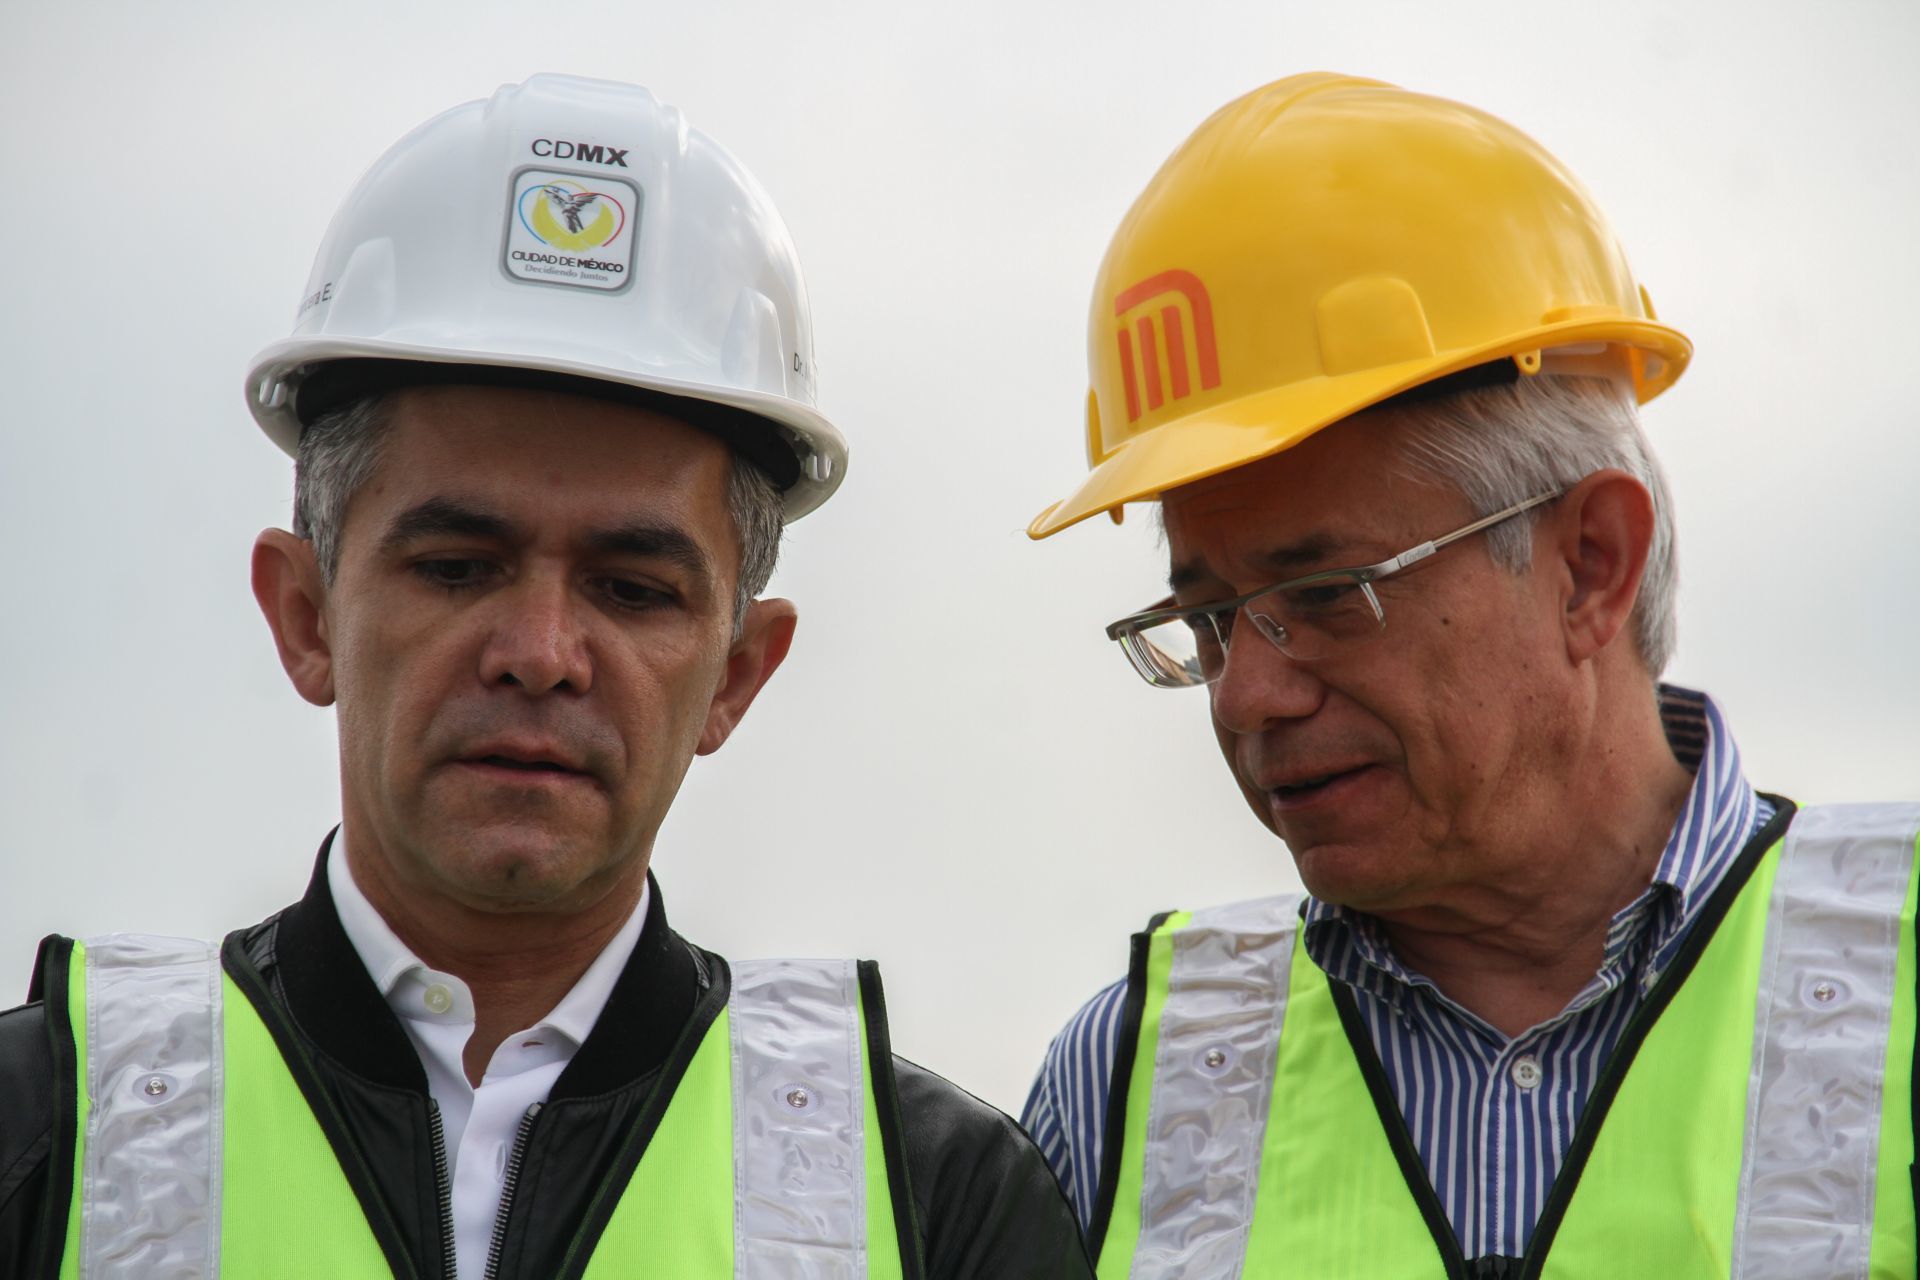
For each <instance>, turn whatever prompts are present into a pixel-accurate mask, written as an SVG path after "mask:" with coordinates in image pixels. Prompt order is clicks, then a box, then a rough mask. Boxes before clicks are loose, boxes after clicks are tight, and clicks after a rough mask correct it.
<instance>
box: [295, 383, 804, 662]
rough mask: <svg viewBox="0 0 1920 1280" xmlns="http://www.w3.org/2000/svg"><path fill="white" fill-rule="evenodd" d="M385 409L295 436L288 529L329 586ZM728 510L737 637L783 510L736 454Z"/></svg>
mask: <svg viewBox="0 0 1920 1280" xmlns="http://www.w3.org/2000/svg"><path fill="white" fill-rule="evenodd" d="M388 409H389V405H388V403H387V400H386V398H385V397H384V396H379V395H371V396H365V397H362V398H361V399H359V400H355V401H354V402H353V403H351V404H348V405H344V406H342V407H340V408H338V409H332V410H329V411H328V412H326V413H323V414H320V415H319V416H318V417H316V418H314V420H313V421H312V422H311V423H309V424H308V425H307V427H306V429H305V430H303V431H302V432H301V433H300V449H299V452H298V453H297V454H296V455H295V456H294V461H293V532H294V536H296V537H300V538H305V539H306V540H307V541H309V542H311V543H313V555H314V559H315V560H317V561H318V562H319V565H320V578H321V580H322V581H323V582H325V583H326V585H327V586H329V587H330V586H332V585H333V580H334V578H335V576H336V575H337V574H338V573H339V572H340V530H341V526H342V525H344V524H345V522H346V515H347V505H348V504H349V503H351V502H352V501H353V496H354V495H355V494H356V493H358V492H360V489H361V487H362V486H363V485H365V484H366V482H367V481H368V480H369V479H371V478H372V476H373V473H374V469H375V468H376V467H378V466H379V465H380V454H381V451H382V449H383V448H384V446H385V444H386V438H387V426H388V422H389V419H390V417H391V415H390V414H389V412H388ZM727 513H728V514H729V515H730V516H732V517H733V528H734V532H735V533H736V534H737V535H738V536H739V539H740V573H739V577H738V579H737V580H736V582H735V585H734V592H733V634H734V637H735V638H736V639H738V638H739V635H740V629H741V627H742V626H743V625H744V623H745V621H746V616H747V606H748V605H750V604H752V603H753V602H754V600H755V599H756V598H757V597H758V596H759V595H760V593H761V592H762V591H765V590H766V589H767V583H768V582H769V581H771V580H772V578H773V569H774V565H775V564H776V563H778V561H779V559H780V537H781V534H782V532H783V531H784V529H785V527H786V509H785V506H784V504H783V503H782V501H781V497H780V491H779V489H778V488H776V487H775V486H774V483H773V479H772V477H770V476H769V475H767V473H766V472H764V471H762V470H761V469H760V468H759V467H757V466H755V465H754V464H753V463H751V462H748V461H747V460H746V459H745V458H743V457H741V456H740V455H739V454H737V453H735V454H734V455H733V470H732V474H731V475H730V476H729V477H728V480H727Z"/></svg>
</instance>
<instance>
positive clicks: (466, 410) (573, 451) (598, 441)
mask: <svg viewBox="0 0 1920 1280" xmlns="http://www.w3.org/2000/svg"><path fill="white" fill-rule="evenodd" d="M732 465H733V464H732V456H731V454H730V453H729V452H728V450H727V447H726V445H724V444H723V443H721V442H720V441H719V440H717V439H715V438H714V437H713V436H712V435H711V434H709V433H707V432H704V431H701V430H698V429H696V428H694V427H691V426H689V425H687V424H686V423H684V422H680V421H677V420H676V419H674V418H673V417H672V416H670V415H667V414H663V413H658V412H654V411H651V410H648V409H641V408H635V407H633V406H628V405H620V404H614V403H610V402H606V401H600V400H594V399H591V398H588V397H583V396H575V395H569V394H565V393H560V392H550V391H533V390H525V389H519V388H504V387H468V386H437V387H412V388H407V389H404V390H400V391H396V392H393V393H392V394H391V400H390V403H389V416H388V420H387V426H386V435H385V439H384V440H383V442H382V446H381V450H380V457H379V461H378V464H377V466H376V469H375V471H374V474H373V476H372V478H371V479H370V481H369V483H368V485H367V487H366V491H365V494H364V495H363V496H364V497H366V498H367V499H368V500H369V502H368V504H367V505H369V506H372V507H376V508H380V507H393V506H402V505H408V504H411V503H417V502H419V501H422V500H426V499H434V498H441V499H453V500H456V501H463V502H469V503H476V502H477V503H483V504H485V505H488V506H490V507H494V508H498V509H500V510H501V511H502V512H503V513H511V514H513V515H514V516H515V517H516V519H517V520H518V521H519V522H520V523H521V524H523V525H526V526H529V527H548V528H554V529H561V528H563V527H567V526H572V525H581V526H593V527H605V526H607V525H608V524H609V523H624V522H627V521H630V520H632V519H635V518H638V517H642V516H645V517H649V518H655V519H671V520H673V521H675V522H676V523H680V524H683V525H685V526H687V528H688V530H689V532H690V533H693V534H695V535H696V536H701V537H705V538H713V539H724V538H726V537H727V536H728V535H729V533H730V528H731V526H730V522H729V521H728V518H727V490H728V484H729V478H730V476H731V473H732ZM356 505H359V504H356Z"/></svg>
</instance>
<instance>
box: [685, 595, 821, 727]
mask: <svg viewBox="0 0 1920 1280" xmlns="http://www.w3.org/2000/svg"><path fill="white" fill-rule="evenodd" d="M799 620H800V613H799V610H797V609H795V608H794V607H793V601H791V600H755V601H754V602H753V603H752V604H750V605H748V606H747V616H746V620H745V623H744V625H742V627H741V628H740V638H739V639H738V640H735V641H734V642H733V647H732V648H731V649H730V650H728V651H727V666H726V670H725V671H724V672H723V673H722V674H721V677H720V687H719V688H718V689H716V690H715V691H714V694H713V703H712V705H711V706H709V707H708V708H707V723H706V724H705V726H703V727H702V728H701V730H700V743H699V745H698V746H696V747H695V748H694V750H695V751H696V752H698V753H699V754H700V755H703V756H704V755H711V754H712V753H714V752H715V751H718V750H719V749H720V748H721V747H722V746H724V745H725V744H726V741H727V739H728V738H729V737H731V736H732V734H733V729H734V726H735V725H737V724H739V723H740V719H741V717H742V716H744V715H746V714H747V708H748V707H750V706H752V705H753V700H754V698H755V697H757V696H758V695H759V693H760V689H761V687H762V686H764V685H765V684H766V683H767V681H768V680H770V679H772V678H773V673H774V672H775V671H777V670H779V668H780V664H781V663H782V662H785V661H786V659H787V650H788V649H790V648H792V647H793V629H794V627H795V626H796V625H798V623H799Z"/></svg>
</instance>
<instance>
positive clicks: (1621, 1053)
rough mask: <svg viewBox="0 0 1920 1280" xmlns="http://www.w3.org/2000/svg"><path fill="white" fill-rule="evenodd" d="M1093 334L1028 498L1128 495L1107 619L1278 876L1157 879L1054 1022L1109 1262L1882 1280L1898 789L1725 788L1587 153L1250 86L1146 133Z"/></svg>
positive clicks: (1083, 511) (1656, 369)
mask: <svg viewBox="0 0 1920 1280" xmlns="http://www.w3.org/2000/svg"><path fill="white" fill-rule="evenodd" d="M1089 334H1090V339H1089V340H1090V364H1091V371H1092V382H1093V387H1092V395H1091V397H1090V400H1089V410H1088V414H1089V422H1088V424H1087V435H1086V439H1087V442H1088V449H1089V453H1090V461H1091V464H1092V470H1091V473H1090V474H1089V475H1088V477H1087V478H1086V480H1085V481H1084V482H1083V483H1082V484H1081V485H1080V487H1079V488H1078V489H1077V490H1076V491H1075V492H1074V493H1072V494H1071V495H1070V496H1069V497H1067V498H1066V499H1065V500H1064V501H1062V502H1059V503H1057V504H1055V505H1054V506H1053V507H1050V508H1049V509H1048V510H1047V511H1046V512H1044V513H1043V514H1042V515H1041V516H1040V517H1039V518H1038V519H1037V520H1036V521H1035V522H1034V524H1033V526H1032V528H1031V530H1030V532H1031V533H1032V535H1033V536H1034V537H1036V538H1040V537H1046V536H1048V535H1050V534H1053V533H1055V532H1057V531H1059V530H1061V529H1063V528H1065V527H1067V526H1068V525H1071V524H1073V523H1075V522H1077V521H1079V520H1082V519H1084V518H1086V517H1088V516H1091V515H1096V514H1099V513H1101V512H1111V513H1113V514H1114V515H1115V516H1116V517H1117V516H1118V514H1119V513H1120V512H1121V510H1122V509H1123V507H1124V505H1125V504H1127V503H1131V502H1141V501H1157V502H1158V503H1159V505H1160V514H1161V516H1162V518H1163V520H1164V527H1165V531H1166V542H1167V549H1168V555H1169V562H1170V572H1169V574H1168V584H1167V594H1166V596H1165V598H1164V599H1161V600H1159V601H1158V602H1156V603H1154V604H1153V605H1152V606H1151V607H1149V608H1147V609H1145V610H1142V611H1139V612H1136V613H1134V614H1131V615H1129V616H1127V617H1125V618H1122V619H1120V620H1119V621H1118V622H1115V623H1114V624H1113V625H1112V626H1111V627H1109V628H1108V634H1109V636H1111V637H1112V638H1113V639H1114V640H1115V641H1117V642H1118V645H1119V648H1120V649H1121V650H1122V651H1123V654H1124V657H1125V658H1126V659H1127V660H1128V661H1129V663H1130V664H1131V666H1132V667H1133V669H1134V671H1135V672H1136V673H1137V674H1138V675H1139V676H1141V677H1143V678H1144V679H1145V681H1146V682H1147V683H1148V684H1150V685H1153V686H1158V687H1163V688H1176V689H1192V690H1204V692H1205V696H1206V699H1207V700H1208V702H1209V703H1210V710H1211V713H1212V721H1213V727H1214V731H1215V735H1216V737H1217V738H1218V740H1219V744H1220V747H1221V750H1222V752H1223V754H1224V756H1225V758H1226V761H1227V764H1228V766H1229V767H1230V769H1231V770H1232V773H1233V776H1234V779H1235V781H1236V782H1237V783H1238V785H1239V789H1240V791H1241V793H1242V794H1243V795H1244V797H1245V799H1246V801H1247V803H1248V804H1249V805H1250V806H1251V807H1252V809H1253V812H1254V813H1255V815H1256V816H1257V817H1258V818H1259V819H1260V820H1261V821H1262V822H1263V823H1264V824H1266V825H1267V826H1268V827H1269V828H1271V829H1272V831H1273V832H1274V833H1275V834H1276V835H1278V836H1279V837H1280V838H1281V839H1282V840H1284V841H1285V842H1286V845H1287V848H1288V850H1289V851H1290V853H1291V854H1292V857H1293V860H1294V864H1295V866H1296V868H1297V869H1298V871H1299V875H1300V878H1301V880H1302V881H1303V882H1304V884H1305V887H1306V890H1307V892H1306V894H1304V895H1299V894H1285V895H1281V896H1278V897H1275V898H1272V899H1267V900H1262V901H1256V902H1250V903H1240V904H1237V905H1233V906H1226V907H1216V908H1211V909H1204V910H1197V911H1191V912H1186V911H1182V912H1174V913H1170V914H1167V915H1163V916H1159V917H1156V918H1155V919H1154V920H1153V922H1152V924H1151V925H1149V927H1148V930H1147V932H1145V933H1143V934H1141V935H1140V936H1138V937H1137V938H1136V939H1135V941H1134V949H1133V958H1132V966H1131V973H1130V975H1129V977H1128V979H1127V980H1126V981H1124V982H1120V983H1117V984H1115V985H1114V986H1113V987H1111V988H1109V989H1108V990H1107V991H1105V992H1103V993H1101V994H1100V995H1099V996H1097V997H1096V998H1095V999H1094V1000H1093V1001H1092V1002H1091V1003H1089V1004H1088V1005H1086V1006H1085V1007H1084V1008H1083V1009H1082V1010H1081V1012H1080V1013H1079V1014H1077V1015H1076V1016H1075V1017H1074V1019H1073V1020H1072V1022H1071V1023H1070V1024H1069V1025H1068V1027H1067V1029H1066V1030H1065V1031H1063V1032H1062V1033H1061V1035H1060V1036H1059V1037H1058V1038H1057V1039H1056V1040H1055V1042H1054V1044H1053V1046H1052V1048H1051V1049H1050V1051H1049V1053H1048V1057H1047V1060H1046V1063H1045V1065H1044V1066H1043V1068H1042V1070H1041V1073H1040V1076H1039V1079H1038V1081H1037V1083H1036V1085H1035V1088H1034V1091H1033V1094H1032V1096H1031V1098H1030V1100H1029V1103H1028V1107H1027V1113H1026V1121H1027V1124H1028V1126H1029V1128H1030V1130H1031V1131H1032V1132H1033V1133H1034V1134H1035V1136H1036V1138H1037V1139H1038V1140H1039V1141H1040V1143H1041V1145H1042V1147H1043V1149H1045V1150H1046V1151H1047V1153H1048V1155H1049V1159H1050V1161H1051V1162H1052V1164H1053V1165H1054V1168H1055V1170H1056V1171H1057V1172H1059V1173H1060V1174H1061V1176H1062V1179H1063V1181H1064V1182H1065V1183H1066V1185H1067V1187H1068V1191H1069V1194H1070V1196H1071V1198H1072V1199H1073V1201H1074V1204H1075V1207H1076V1209H1077V1211H1078V1212H1079V1213H1080V1215H1081V1216H1082V1218H1083V1219H1084V1221H1085V1222H1086V1224H1087V1227H1088V1231H1089V1237H1090V1240H1089V1243H1090V1245H1091V1247H1092V1248H1093V1250H1094V1251H1095V1252H1096V1261H1097V1265H1098V1271H1099V1274H1100V1275H1102V1276H1132V1277H1136V1278H1144V1277H1168V1278H1171V1277H1182V1278H1184V1280H1193V1278H1195V1277H1202V1276H1207V1277H1214V1276H1237V1275H1247V1276H1278V1275H1298V1276H1453V1277H1471V1276H1527V1277H1534V1276H1540V1275H1551V1276H1569V1277H1573V1276H1609V1277H1612V1276H1635V1277H1639V1276H1647V1277H1652V1276H1659V1277H1669V1276H1673V1277H1680V1276H1684V1277H1712V1276H1759V1275H1767V1276H1795V1277H1810V1276H1840V1275H1847V1276H1865V1275H1869V1274H1871V1275H1874V1276H1912V1275H1914V1272H1915V1215H1914V1202H1915V1191H1914V1187H1915V1185H1916V1184H1915V1182H1914V1181H1913V1176H1912V1168H1913V1161H1914V1130H1913V1126H1914V1121H1915V1111H1914V1095H1913V1088H1914V1071H1913V1067H1914V1039H1915V1038H1914V1026H1915V1009H1914V1000H1915V990H1914V984H1915V971H1916V967H1915V954H1914V930H1913V924H1914V884H1915V882H1914V876H1913V867H1914V853H1915V840H1916V834H1917V833H1920V806H1915V805H1879V806H1852V807H1845V808H1808V809H1797V808H1796V807H1795V805H1794V804H1793V803H1792V802H1791V801H1789V800H1786V799H1784V798H1782V797H1779V796H1769V795H1764V794H1760V793H1757V792H1756V791H1755V790H1754V788H1753V787H1752V786H1751V785H1750V784H1749V783H1748V781H1747V779H1746V777H1745V775H1744V773H1743V771H1742V768H1741V763H1740V754H1739V750H1738V748H1737V747H1736V745H1735V743H1734V740H1733V737H1732V735H1731V732H1730V730H1729V728H1728V723H1727V720H1726V718H1725V716H1724V715H1723V714H1722V712H1721V710H1720V709H1719V708H1718V707H1717V706H1716V705H1715V704H1714V703H1713V702H1712V701H1711V700H1710V699H1709V698H1707V697H1706V696H1705V695H1704V694H1701V693H1697V692H1692V691H1688V690H1684V689H1678V688H1674V687H1671V686H1667V685H1662V684H1660V683H1659V680H1658V677H1659V675H1660V672H1661V670H1662V668H1663V667H1664V665H1665V663H1666V661H1667V657H1668V655H1669V653H1670V652H1671V650H1672V646H1673V597H1674V585H1675V578H1674V567H1673V566H1674V537H1673V523H1672V521H1673V516H1672V502H1671V499H1670V496H1669V494H1668V491H1667V487H1666V485H1665V482H1664V481H1663V480H1662V478H1661V475H1660V470H1659V467H1658V465H1657V463H1656V462H1655V460H1654V457H1653V453H1652V451H1651V449H1650V448H1649V446H1648V443H1647V439H1646V437H1645V435H1644V434H1643V433H1642V430H1641V427H1640V424H1639V421H1638V405H1639V404H1641V403H1644V402H1645V401H1647V400H1649V399H1651V398H1652V397H1654V396H1655V395H1657V394H1658V393H1659V392H1661V391H1662V390H1664V389H1665V388H1666V387H1667V386H1669V385H1670V384H1671V383H1672V382H1673V381H1674V379H1675V378H1677V377H1678V376H1679V375H1680V373H1681V372H1682V371H1683V370H1684V368H1685V366H1686V363H1687V360H1688V357H1689V355H1690V354H1691V347H1690V344H1689V343H1688V342H1687V340H1686V339H1685V338H1684V337H1682V336H1681V335H1680V334H1679V333H1678V332H1677V331H1675V330H1674V329H1672V328H1670V327H1668V326H1666V325H1663V324H1661V323H1660V322H1659V321H1658V320H1657V319H1656V318H1655V316H1654V313H1653V309H1652V306H1651V304H1650V303H1649V302H1648V300H1647V295H1646V293H1645V292H1644V291H1643V290H1641V289H1640V288H1639V287H1638V286H1637V285H1636V284H1635V283H1634V280H1633V277H1632V275H1631V273H1630V272H1629V270H1628V267H1627V263H1626V260H1625V258H1624V257H1623V256H1622V253H1621V250H1620V248H1619V245H1618V243H1617V242H1616V241H1615V239H1614V237H1613V235H1612V234H1611V232H1610V231H1609V230H1608V229H1607V227H1606V224H1605V221H1604V220H1603V218H1602V216H1601V214H1600V212H1599V210H1598V209H1597V208H1596V207H1595V206H1594V204H1593V202H1592V200H1591V198H1590V197H1589V196H1588V195H1587V194H1586V193H1585V192H1584V191H1583V190H1582V189H1581V188H1580V186H1579V185H1578V183H1577V182H1576V181H1575V180H1574V179H1573V178H1572V177H1571V176H1570V175H1569V174H1568V173H1567V172H1566V170H1565V169H1563V168H1562V167H1561V166H1560V165H1559V164H1558V163H1557V162H1556V161H1555V160H1554V159H1553V157H1552V156H1550V155H1548V154H1547V153H1546V152H1545V151H1544V150H1543V149H1541V148H1540V146H1539V145H1538V144H1537V143H1535V142H1533V141H1532V140H1531V139H1529V138H1527V137H1526V136H1525V135H1523V134H1521V133H1520V132H1519V131H1517V130H1515V129H1513V128H1512V127H1510V126H1508V125H1506V124H1505V123H1503V122H1501V121H1499V120H1497V119H1495V118H1493V117H1492V116H1489V115H1487V114H1485V113H1484V112H1481V111H1477V110H1475V109H1473V108H1471V107H1467V106H1463V105H1461V104H1458V103H1454V102H1448V101H1443V100H1440V99H1437V98H1431V97H1426V96H1423V95H1419V94H1415V93H1410V92H1407V91H1405V90H1402V89H1398V88H1395V87H1393V86H1391V85H1385V84H1381V83H1379V82H1377V81H1370V80H1360V79H1354V78H1350V77H1343V76H1335V75H1325V74H1316V75H1305V76H1296V77H1293V78H1291V79H1287V80H1282V81H1279V82H1277V83H1275V84H1272V85H1269V86H1267V87H1265V88H1263V89H1260V90H1258V91H1256V92H1254V93H1252V94H1249V95H1247V96H1246V97H1244V98H1241V99H1239V100H1238V101H1236V102H1234V103H1232V104H1230V105H1228V106H1227V107H1225V108H1223V109H1222V110H1221V111H1220V112H1218V113H1217V114H1215V115H1214V116H1213V117H1212V118H1211V119H1209V120H1208V121H1206V122H1205V123H1204V124H1203V125H1201V126H1200V128H1199V130H1198V131H1196V132H1195V134H1194V135H1193V136H1192V138H1191V139H1189V140H1188V142H1187V143H1186V144H1185V145H1183V146H1182V147H1181V148H1180V149H1179V150H1178V151H1176V152H1175V153H1174V155H1173V156H1172V157H1171V158H1169V159H1168V160H1167V162H1166V163H1165V165H1164V166H1163V167H1162V168H1161V170H1160V172H1159V174H1158V175H1157V176H1156V177H1155V178H1154V179H1153V181H1152V183H1151V184H1150V185H1149V186H1148V188H1147V190H1146V191H1145V193H1143V194H1142V195H1141V197H1140V198H1139V200H1138V201H1137V202H1136V203H1135V204H1134V206H1133V208H1132V210H1131V211H1130V212H1129V213H1128V214H1127V216H1126V218H1125V220H1124V221H1123V222H1122V223H1121V226H1120V229H1119V231H1118V232H1117V234H1116V235H1115V237H1114V240H1113V243H1112V246H1111V247H1110V249H1109V251H1108V253H1107V256H1106V259H1105V261H1104V263H1103V265H1102V267H1101V271H1100V276H1099V279H1098V282H1097V283H1096V285H1095V288H1094V297H1093V312H1092V317H1091V324H1090V330H1089ZM1120 656H1122V654H1116V657H1120ZM1117 670H1118V664H1116V671H1117ZM1143 692H1144V691H1143ZM1153 696H1160V695H1153ZM1183 852H1184V853H1185V854H1186V855H1187V856H1193V855H1194V850H1193V849H1186V850H1183Z"/></svg>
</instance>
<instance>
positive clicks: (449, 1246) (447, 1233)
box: [427, 1098, 456, 1280]
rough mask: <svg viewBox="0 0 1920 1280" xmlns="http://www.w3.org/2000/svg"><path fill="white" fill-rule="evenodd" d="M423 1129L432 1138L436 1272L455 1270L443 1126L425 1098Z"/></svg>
mask: <svg viewBox="0 0 1920 1280" xmlns="http://www.w3.org/2000/svg"><path fill="white" fill-rule="evenodd" d="M427 1132H428V1133H429V1134H430V1135H432V1138H433V1190H434V1193H435V1195H437V1196H438V1197H439V1200H440V1274H441V1275H443V1276H447V1277H449V1280H451V1277H452V1276H454V1275H455V1274H456V1263H455V1262H454V1253H453V1176H452V1175H451V1174H450V1173H448V1172H447V1126H446V1124H445V1122H444V1121H442V1120H441V1119H440V1104H439V1102H438V1101H436V1100H435V1099H433V1098H428V1099H427Z"/></svg>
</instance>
